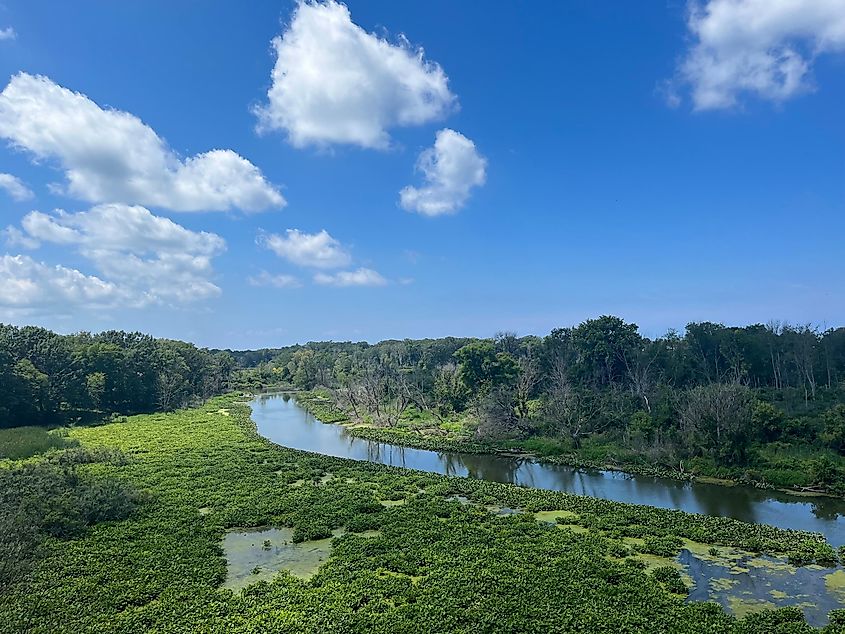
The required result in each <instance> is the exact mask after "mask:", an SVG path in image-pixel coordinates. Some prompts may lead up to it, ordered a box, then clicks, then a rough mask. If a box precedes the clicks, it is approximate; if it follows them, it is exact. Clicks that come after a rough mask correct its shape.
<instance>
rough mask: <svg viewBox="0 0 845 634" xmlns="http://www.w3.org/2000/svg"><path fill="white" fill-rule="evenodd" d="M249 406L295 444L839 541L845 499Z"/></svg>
mask: <svg viewBox="0 0 845 634" xmlns="http://www.w3.org/2000/svg"><path fill="white" fill-rule="evenodd" d="M251 405H252V410H253V414H252V417H253V420H254V421H255V423H256V425H257V427H258V432H259V433H260V434H261V435H263V436H264V437H266V438H268V439H269V440H271V441H273V442H275V443H277V444H279V445H283V446H285V447H291V448H293V449H302V450H305V451H312V452H315V453H321V454H324V455H327V456H335V457H339V458H351V459H353V460H366V461H369V462H376V463H380V464H387V465H392V466H396V467H407V468H409V469H417V470H420V471H429V472H432V473H441V474H445V475H453V476H463V477H470V478H477V479H482V480H490V481H493V482H504V483H509V484H519V485H522V486H528V487H534V488H538V489H551V490H555V491H568V492H571V493H578V494H582V495H590V496H593V497H599V498H605V499H609V500H616V501H620V502H631V503H635V504H648V505H650V506H658V507H662V508H677V509H681V510H684V511H687V512H690V513H703V514H706V515H717V516H725V517H734V518H737V519H740V520H743V521H746V522H760V523H763V524H772V525H773V526H780V527H782V528H795V529H800V530H808V531H817V532H820V533H822V534H824V535H825V537H826V538H827V539H828V540H829V541H830V542H832V543H833V544H835V545H840V544H845V520H843V516H845V500H841V499H837V498H812V499H811V498H799V497H795V496H790V495H788V494H785V493H780V492H776V491H765V490H761V489H755V488H753V487H743V486H735V487H723V486H719V485H715V484H705V483H688V482H678V481H676V480H670V479H663V478H649V477H639V476H636V477H632V476H630V475H627V474H623V473H619V472H614V471H591V470H578V469H574V468H572V467H566V466H561V465H551V464H541V463H537V462H531V461H529V460H524V459H520V458H515V457H512V456H501V455H488V454H463V453H455V452H436V451H426V450H422V449H411V448H407V447H399V446H396V445H390V444H387V443H381V442H375V441H371V440H363V439H360V438H355V437H353V436H351V435H350V434H349V433H348V432H347V431H346V429H345V428H344V427H342V426H340V425H325V424H323V423H320V422H319V421H318V420H317V419H316V418H314V417H313V416H311V415H310V414H308V413H307V412H306V411H305V410H303V409H302V408H300V407H299V406H298V405H296V402H295V401H294V400H293V399H291V398H290V396H289V395H286V394H285V395H274V394H265V395H261V396H258V397H256V398H255V399H254V400H253V402H252V403H251Z"/></svg>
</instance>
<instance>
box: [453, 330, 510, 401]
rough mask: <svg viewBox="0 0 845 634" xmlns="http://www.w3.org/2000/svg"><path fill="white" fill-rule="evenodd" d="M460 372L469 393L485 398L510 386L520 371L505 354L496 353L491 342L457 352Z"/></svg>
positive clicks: (479, 343)
mask: <svg viewBox="0 0 845 634" xmlns="http://www.w3.org/2000/svg"><path fill="white" fill-rule="evenodd" d="M455 359H457V361H458V363H459V367H458V372H459V376H460V379H461V382H462V383H463V385H464V387H465V388H466V389H467V392H469V394H471V395H472V396H473V397H476V398H477V397H483V396H485V395H486V394H487V393H489V392H490V390H492V389H493V388H496V387H501V386H505V385H510V384H511V383H512V382H513V381H514V380H515V379H516V377H517V375H518V373H519V369H518V367H517V363H516V361H515V360H514V359H513V357H511V356H510V355H509V354H507V353H505V352H496V349H495V347H494V346H493V344H492V343H490V342H489V341H479V342H477V343H471V344H468V345H466V346H464V347H463V348H461V349H460V350H458V351H457V352H455Z"/></svg>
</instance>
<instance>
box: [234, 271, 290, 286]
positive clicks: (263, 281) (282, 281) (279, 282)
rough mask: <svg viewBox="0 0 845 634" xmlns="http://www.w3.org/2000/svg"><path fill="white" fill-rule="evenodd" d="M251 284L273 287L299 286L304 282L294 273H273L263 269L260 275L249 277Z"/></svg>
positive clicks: (248, 280)
mask: <svg viewBox="0 0 845 634" xmlns="http://www.w3.org/2000/svg"><path fill="white" fill-rule="evenodd" d="M247 282H248V283H249V285H250V286H272V287H273V288H299V287H300V286H302V284H301V283H300V282H299V280H298V279H297V278H296V277H294V276H293V275H285V274H278V275H273V274H271V273H268V272H267V271H261V273H259V274H258V275H254V276H251V277H249V278H247Z"/></svg>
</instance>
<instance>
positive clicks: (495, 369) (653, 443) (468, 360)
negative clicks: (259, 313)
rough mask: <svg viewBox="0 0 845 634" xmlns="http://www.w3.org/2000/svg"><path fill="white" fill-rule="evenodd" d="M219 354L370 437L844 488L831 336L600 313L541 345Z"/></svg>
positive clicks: (338, 346) (842, 404)
mask: <svg viewBox="0 0 845 634" xmlns="http://www.w3.org/2000/svg"><path fill="white" fill-rule="evenodd" d="M233 355H234V357H235V359H236V361H238V362H239V363H241V364H244V363H252V362H258V365H257V366H256V367H253V368H249V369H245V370H243V371H242V372H241V380H242V381H245V382H250V383H251V384H252V385H253V386H256V385H261V384H262V383H266V384H271V383H272V384H275V385H288V386H291V387H294V388H297V389H304V390H312V389H314V388H316V387H322V388H325V393H326V394H327V395H328V396H329V397H330V398H331V400H332V401H333V403H334V405H335V408H336V410H339V411H340V412H341V414H339V415H338V414H334V416H335V417H334V418H333V420H341V419H348V420H351V421H354V422H361V423H366V424H369V425H371V426H373V427H374V428H378V429H380V430H384V434H383V435H382V436H381V437H382V438H384V439H388V438H389V439H392V440H394V441H399V442H403V441H404V442H409V443H410V444H416V445H418V446H432V445H433V444H437V443H441V444H442V443H445V442H447V441H453V442H461V443H463V446H462V448H467V447H470V445H469V444H468V443H469V442H471V443H482V444H484V445H485V446H487V447H491V446H493V447H500V448H502V447H509V448H519V449H523V450H526V451H530V452H532V453H536V454H538V455H541V456H557V459H560V460H563V459H564V458H566V459H567V460H569V461H570V462H573V463H578V464H580V463H585V464H608V463H609V464H615V465H621V466H624V467H626V468H630V469H631V470H634V471H637V470H643V469H646V470H649V469H651V470H654V469H655V468H656V469H658V470H662V471H663V472H672V473H674V474H676V475H678V476H680V477H688V476H689V475H690V474H697V475H706V476H710V477H717V478H727V479H739V480H744V481H751V482H754V483H758V484H762V485H768V486H778V487H799V488H804V489H813V490H827V491H835V492H837V493H843V492H845V328H840V329H836V330H828V331H826V332H823V333H820V332H818V331H816V330H814V329H812V328H809V327H792V326H779V325H769V326H762V325H754V326H748V327H744V328H730V327H725V326H722V325H719V324H712V323H693V324H689V325H688V326H687V328H686V332H685V334H684V335H683V336H680V335H678V334H677V333H674V332H670V333H669V334H667V335H666V336H664V337H660V338H657V339H653V340H652V339H648V338H645V337H642V336H641V335H640V334H639V332H638V329H637V326H636V325H635V324H629V323H626V322H624V321H622V320H621V319H619V318H616V317H600V318H598V319H593V320H588V321H586V322H584V323H582V324H580V325H579V326H576V327H574V328H560V329H556V330H554V331H552V333H551V334H549V335H548V336H546V337H543V338H540V337H533V336H530V337H523V338H517V337H516V336H515V335H512V334H508V333H504V334H500V335H497V336H496V337H494V338H493V339H491V340H467V339H454V338H447V339H436V340H431V339H427V340H420V341H412V340H405V341H384V342H381V343H379V344H375V345H369V344H366V343H331V342H328V343H309V344H307V345H305V346H293V347H290V348H284V349H279V350H275V351H271V350H265V351H260V354H259V353H233ZM407 431H414V432H416V434H408V433H404V432H407ZM356 433H359V434H362V435H363V434H369V435H370V436H371V437H372V436H373V435H374V433H375V432H372V431H365V430H363V429H358V430H356ZM452 448H455V446H454V444H453V445H452Z"/></svg>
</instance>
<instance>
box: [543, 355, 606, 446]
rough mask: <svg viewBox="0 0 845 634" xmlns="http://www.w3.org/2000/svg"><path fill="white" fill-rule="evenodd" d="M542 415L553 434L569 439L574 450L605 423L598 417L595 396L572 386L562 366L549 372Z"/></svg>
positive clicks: (598, 411) (602, 428)
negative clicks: (546, 419)
mask: <svg viewBox="0 0 845 634" xmlns="http://www.w3.org/2000/svg"><path fill="white" fill-rule="evenodd" d="M544 413H545V415H546V417H547V418H548V420H549V421H550V422H551V423H552V425H553V426H554V428H555V431H556V432H557V433H558V434H560V435H563V436H566V437H567V438H569V440H570V441H571V442H572V446H573V447H574V448H575V449H578V448H580V447H581V441H582V440H583V438H584V437H585V436H589V435H592V434H595V433H598V432H601V431H603V430H604V428H605V427H606V426H607V421H606V420H602V419H601V418H600V416H599V414H600V408H599V404H598V400H597V399H596V398H595V396H594V395H593V394H592V393H590V392H589V391H586V390H578V389H576V388H575V387H573V386H572V384H571V383H570V381H569V376H568V374H567V372H566V368H565V367H564V366H563V364H558V365H556V366H555V367H554V368H553V369H552V376H551V377H550V384H549V390H548V394H547V396H546V401H545V404H544Z"/></svg>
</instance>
